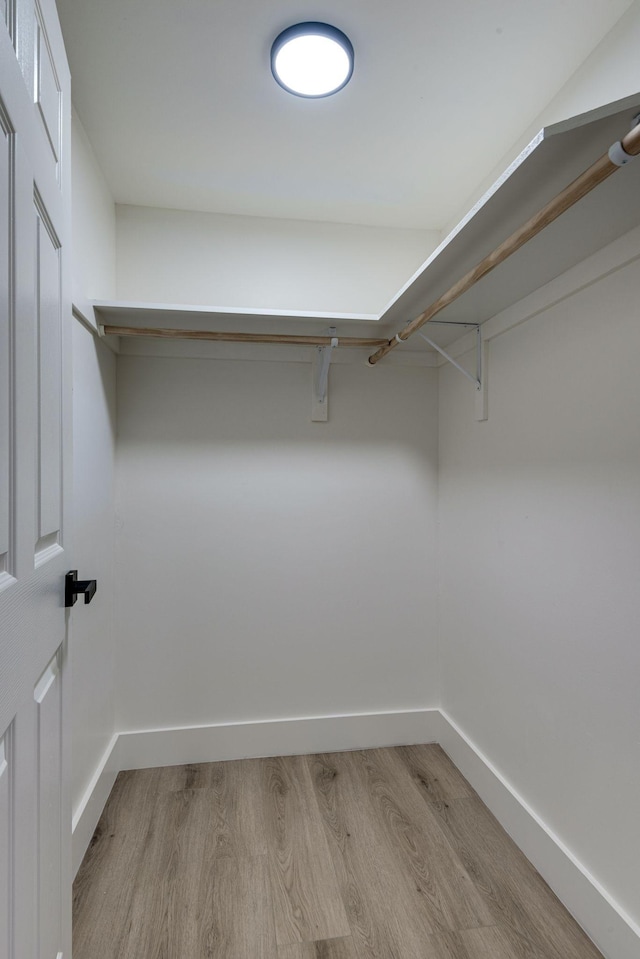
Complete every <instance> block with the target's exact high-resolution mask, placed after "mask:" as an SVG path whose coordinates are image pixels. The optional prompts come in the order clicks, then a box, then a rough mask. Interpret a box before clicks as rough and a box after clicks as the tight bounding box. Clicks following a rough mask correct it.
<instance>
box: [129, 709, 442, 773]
mask: <svg viewBox="0 0 640 959" xmlns="http://www.w3.org/2000/svg"><path fill="white" fill-rule="evenodd" d="M439 732H440V711H439V710H438V709H414V710H407V711H403V712H383V713H362V714H360V713H354V714H348V715H345V716H308V717H307V716H305V717H301V718H298V719H273V720H271V719H268V720H260V721H258V722H241V723H221V724H218V725H214V726H186V727H182V728H178V729H148V730H141V731H136V732H127V733H121V734H120V739H119V742H118V758H119V762H120V768H121V769H144V768H145V767H149V766H176V765H180V764H182V763H197V762H219V761H221V760H225V759H249V758H257V757H259V756H295V755H302V754H304V753H321V752H331V751H335V752H338V751H341V750H346V749H368V748H373V747H375V746H397V745H400V744H404V745H408V744H410V743H427V742H436V741H437V740H438V734H439Z"/></svg>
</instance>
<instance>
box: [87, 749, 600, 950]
mask: <svg viewBox="0 0 640 959" xmlns="http://www.w3.org/2000/svg"><path fill="white" fill-rule="evenodd" d="M185 785H186V786H187V788H184V787H185ZM181 787H182V788H181ZM465 792H466V793H468V795H466V796H465V795H464V793H465ZM438 797H441V798H438ZM452 797H455V798H452ZM73 946H74V959H489V957H490V959H602V956H601V955H600V953H599V952H598V951H597V949H596V948H595V946H594V945H593V943H591V942H590V940H589V939H588V938H587V937H586V936H585V934H584V933H583V932H582V930H581V929H580V928H579V927H578V925H577V924H576V923H575V921H574V920H573V919H572V918H571V917H570V916H569V914H568V913H567V912H566V910H565V909H564V907H563V906H562V904H561V903H560V902H559V901H558V899H557V898H556V897H555V896H554V895H553V893H552V892H551V890H550V889H549V887H548V886H547V885H546V884H545V883H544V881H543V880H542V878H541V877H540V876H539V875H538V873H537V872H536V870H535V869H534V868H533V866H532V865H531V863H529V862H528V860H527V859H526V857H525V856H524V855H523V854H522V853H521V852H520V851H519V850H518V849H517V847H516V846H515V845H514V844H513V842H512V841H511V840H510V838H509V837H508V836H507V834H506V833H505V832H504V830H503V829H502V828H501V827H500V825H499V824H498V823H497V821H496V820H495V819H494V817H493V816H492V815H491V813H490V812H489V811H488V810H487V808H486V807H485V806H484V805H483V804H482V802H481V800H480V799H479V797H478V796H477V795H476V794H475V793H474V792H473V790H472V789H471V788H470V787H469V786H468V785H467V784H466V783H465V781H464V780H463V779H462V778H461V777H460V775H459V774H458V773H457V771H456V770H455V769H454V768H453V767H452V766H451V765H450V763H449V761H448V759H447V758H446V756H445V755H444V753H442V752H441V751H440V750H439V749H438V748H434V747H432V746H426V747H415V748H414V747H411V748H403V749H379V750H364V751H361V752H354V753H336V754H329V755H320V756H310V757H309V756H307V757H289V758H286V759H268V760H246V761H244V760H243V761H238V762H231V763H205V764H197V765H192V766H188V767H183V768H180V767H167V768H165V769H145V770H138V771H132V772H125V773H121V774H120V776H119V777H118V779H117V781H116V785H115V787H114V790H113V792H112V795H111V797H110V799H109V801H108V803H107V806H106V808H105V811H104V813H103V816H102V817H101V820H100V823H99V825H98V829H97V830H96V833H95V836H94V839H93V840H92V843H91V846H90V849H89V851H88V853H87V855H86V857H85V860H84V862H83V864H82V866H81V868H80V871H79V873H78V876H77V879H76V882H75V885H74V943H73Z"/></svg>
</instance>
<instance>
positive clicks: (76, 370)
mask: <svg viewBox="0 0 640 959" xmlns="http://www.w3.org/2000/svg"><path fill="white" fill-rule="evenodd" d="M72 165H73V181H72V187H73V188H72V212H73V236H72V246H73V260H74V262H73V274H74V290H73V299H74V305H75V306H76V308H78V307H79V308H80V311H81V312H82V313H83V315H85V317H86V318H87V321H88V322H90V321H91V316H90V313H91V311H90V309H89V308H88V304H87V303H86V301H87V299H88V298H90V297H92V296H109V295H113V292H114V290H115V208H114V204H113V201H112V200H111V197H110V194H109V191H108V189H107V187H106V184H105V182H104V179H103V178H102V175H101V173H100V171H99V168H98V166H97V163H96V160H95V157H94V156H93V153H92V151H91V147H90V146H89V143H88V141H87V139H86V136H85V134H84V131H83V129H82V127H81V125H80V123H79V121H78V119H77V117H75V116H74V118H73V124H72ZM71 322H72V324H73V337H72V350H73V360H72V363H73V447H74V450H73V487H74V491H73V499H72V505H73V516H72V520H73V538H74V543H73V562H74V566H75V567H76V568H77V569H78V571H79V575H80V577H81V578H86V579H89V578H91V579H94V578H95V579H97V581H98V591H97V593H96V595H95V597H94V599H93V601H92V603H91V605H90V606H88V607H85V606H84V605H77V606H76V607H75V609H74V612H73V616H72V640H71V644H70V662H71V669H72V804H73V814H74V850H73V852H74V867H75V868H77V866H78V865H79V860H80V858H81V857H82V854H83V852H84V848H86V844H87V842H88V840H89V839H90V837H91V834H92V832H93V829H94V827H95V825H96V822H97V818H98V816H99V814H100V811H101V808H100V807H101V804H102V803H103V802H104V800H105V799H106V796H107V795H108V792H109V789H110V788H111V784H112V782H113V772H114V771H113V770H108V769H107V770H106V771H105V770H102V762H103V759H104V757H105V753H106V752H107V751H108V749H109V745H110V743H111V740H112V737H113V735H114V732H115V676H114V669H115V650H114V644H113V579H114V525H113V517H114V469H115V437H116V357H115V355H114V354H113V353H112V352H111V351H110V350H109V349H108V348H107V346H106V345H105V344H104V343H101V342H99V341H98V339H97V338H96V336H95V335H94V334H93V333H92V332H90V330H89V329H88V328H87V327H86V326H84V325H83V324H82V323H80V322H79V321H78V320H76V319H75V318H74V319H73V320H72V321H71ZM101 773H102V776H101V777H100V774H101Z"/></svg>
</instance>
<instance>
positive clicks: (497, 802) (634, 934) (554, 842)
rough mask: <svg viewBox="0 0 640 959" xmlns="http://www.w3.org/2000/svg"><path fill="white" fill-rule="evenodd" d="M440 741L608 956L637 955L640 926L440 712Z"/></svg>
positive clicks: (631, 957)
mask: <svg viewBox="0 0 640 959" xmlns="http://www.w3.org/2000/svg"><path fill="white" fill-rule="evenodd" d="M440 745H441V746H442V748H443V749H444V751H445V752H446V753H447V755H448V756H449V757H450V759H451V760H452V762H453V763H454V764H455V765H456V766H457V767H458V769H459V770H460V772H461V773H462V775H463V776H464V777H465V778H466V779H467V780H468V781H469V783H470V784H471V785H472V786H473V788H474V789H475V790H476V792H477V793H478V795H479V796H480V798H481V799H482V800H483V801H484V802H485V803H486V805H487V806H488V807H489V809H490V810H491V812H492V813H493V815H494V816H495V817H496V819H498V821H499V822H500V824H501V825H502V826H503V828H504V829H506V831H507V832H508V833H509V835H510V836H511V838H512V839H513V840H514V841H515V842H516V844H517V845H518V846H519V847H520V849H521V850H522V851H523V852H524V854H525V856H527V858H528V859H529V860H530V861H531V862H532V863H533V865H534V866H535V867H536V869H537V870H538V872H539V873H540V875H541V876H542V877H543V879H545V881H546V882H547V883H548V884H549V885H550V886H551V888H552V889H553V891H554V892H555V894H556V895H557V896H558V898H559V899H560V900H561V902H563V903H564V905H565V906H566V908H567V909H568V910H569V912H570V913H571V915H572V916H573V917H574V918H575V919H576V921H577V922H578V923H579V924H580V925H581V926H582V928H583V929H584V931H585V932H586V933H587V935H588V936H589V937H590V938H591V939H592V940H593V942H594V943H595V945H596V946H597V947H598V949H599V950H600V951H601V952H602V954H603V955H604V956H606V957H607V959H637V957H638V956H639V955H640V927H639V926H638V925H637V924H636V923H635V922H634V920H633V919H632V918H631V917H630V916H628V915H627V914H626V913H625V911H624V909H622V907H621V906H620V905H619V903H617V902H616V901H615V900H614V899H613V897H612V896H611V895H609V893H608V892H607V890H606V889H605V888H604V887H603V886H602V885H601V884H600V883H599V882H598V881H597V879H595V877H594V876H592V875H591V874H590V873H589V871H588V869H586V867H585V866H584V865H583V864H582V863H581V862H580V860H579V859H578V858H577V857H576V856H575V855H574V854H573V853H572V852H571V850H570V849H568V848H567V847H566V846H565V845H564V843H563V842H562V841H561V840H560V839H559V837H558V836H556V835H555V834H554V832H553V831H552V830H551V829H550V828H549V826H547V824H546V823H545V822H544V821H543V820H542V819H541V818H540V817H539V816H538V815H537V813H536V812H535V811H534V810H533V809H532V808H531V807H530V806H529V805H528V803H527V802H526V801H525V800H524V799H523V798H522V796H520V795H519V794H518V792H517V791H516V790H515V789H514V788H513V786H511V784H510V783H509V782H508V781H507V780H506V779H505V778H504V776H503V775H502V774H501V773H500V772H499V771H498V770H497V769H496V767H495V766H494V765H493V764H492V763H491V761H490V760H489V759H488V758H487V757H486V756H485V755H484V754H483V753H482V751H481V750H480V749H479V748H478V747H477V746H476V745H475V744H474V743H473V742H472V740H471V739H470V738H469V737H468V736H467V735H466V733H465V732H463V730H462V729H460V727H459V726H458V725H457V724H456V723H455V722H454V720H453V719H452V718H451V717H450V716H448V715H447V713H446V712H444V711H441V729H440Z"/></svg>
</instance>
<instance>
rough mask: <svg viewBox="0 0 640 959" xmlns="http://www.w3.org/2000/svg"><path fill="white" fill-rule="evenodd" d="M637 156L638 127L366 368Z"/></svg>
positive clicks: (535, 215)
mask: <svg viewBox="0 0 640 959" xmlns="http://www.w3.org/2000/svg"><path fill="white" fill-rule="evenodd" d="M620 148H621V150H622V152H621V151H620ZM638 154H640V124H639V125H638V126H635V127H634V128H633V129H632V130H630V131H629V133H627V135H626V136H625V137H624V139H623V140H622V142H621V143H616V144H614V145H613V146H612V147H611V150H610V151H609V152H608V153H605V154H604V155H603V156H601V157H600V159H599V160H596V162H595V163H593V164H592V165H591V166H590V167H589V168H588V169H587V170H585V171H584V173H581V174H580V176H579V177H577V179H575V180H574V181H573V183H570V184H569V186H567V187H565V188H564V190H562V191H561V192H560V193H558V194H557V196H555V197H554V198H553V199H552V200H550V201H549V202H548V203H547V204H546V206H543V208H542V209H541V210H539V211H538V213H535V214H534V215H533V216H532V217H531V218H530V219H529V220H527V221H526V223H524V224H523V225H522V226H520V227H518V229H517V230H515V232H513V233H512V234H511V236H510V237H508V238H507V239H506V240H504V241H503V242H502V243H501V244H500V246H497V247H496V248H495V250H493V251H492V252H491V253H489V254H488V255H487V256H485V257H484V259H482V260H480V262H479V263H478V264H477V265H476V266H474V267H473V269H472V270H469V272H468V273H466V274H465V276H463V277H462V279H460V280H458V282H457V283H454V284H453V286H451V287H449V289H448V290H447V291H446V293H443V294H442V296H440V297H438V299H437V300H435V302H433V303H432V304H431V306H429V307H427V309H426V310H424V312H422V313H421V314H420V316H417V317H416V318H415V320H412V321H411V322H410V323H407V325H406V326H404V327H403V328H402V330H400V332H399V333H397V334H396V336H394V337H393V339H391V340H388V341H387V342H386V343H385V345H384V346H383V347H381V348H380V349H379V350H377V351H376V352H375V353H374V354H373V355H372V356H370V357H369V364H370V365H371V366H375V364H376V363H377V362H378V360H381V359H382V358H383V357H384V356H386V355H387V353H390V352H391V350H393V349H395V347H396V346H397V345H398V343H399V342H403V341H404V340H406V339H408V338H409V337H410V336H411V334H412V333H415V332H416V330H419V329H420V327H421V326H424V324H425V323H428V322H429V320H432V319H433V317H434V316H436V314H438V313H440V311H441V310H444V308H445V307H446V306H449V304H450V303H453V302H454V300H457V299H458V297H460V296H462V294H463V293H466V292H467V290H470V289H471V287H472V286H475V284H476V283H477V282H478V280H481V279H482V277H483V276H486V275H487V273H490V272H491V271H492V270H494V269H495V268H496V267H497V266H499V265H500V264H501V263H504V261H505V260H506V259H508V258H509V257H510V256H511V254H512V253H516V251H517V250H519V249H520V247H522V246H524V245H525V243H528V242H529V240H532V239H533V237H534V236H537V235H538V233H540V232H541V231H542V230H544V228H545V227H546V226H549V224H550V223H553V221H554V220H556V219H557V218H558V217H559V216H560V215H561V214H562V213H564V212H565V211H566V210H568V209H570V208H571V207H572V206H573V205H574V204H575V203H577V202H578V200H581V199H582V197H584V196H586V195H587V193H590V192H591V191H592V190H593V189H594V188H595V187H597V186H598V184H599V183H602V182H603V181H604V180H606V179H607V178H608V177H610V176H611V174H612V173H615V171H616V170H617V169H618V168H619V167H620V166H622V165H624V163H625V162H626V160H625V155H626V156H628V157H634V156H638ZM611 156H613V157H614V159H611Z"/></svg>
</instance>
